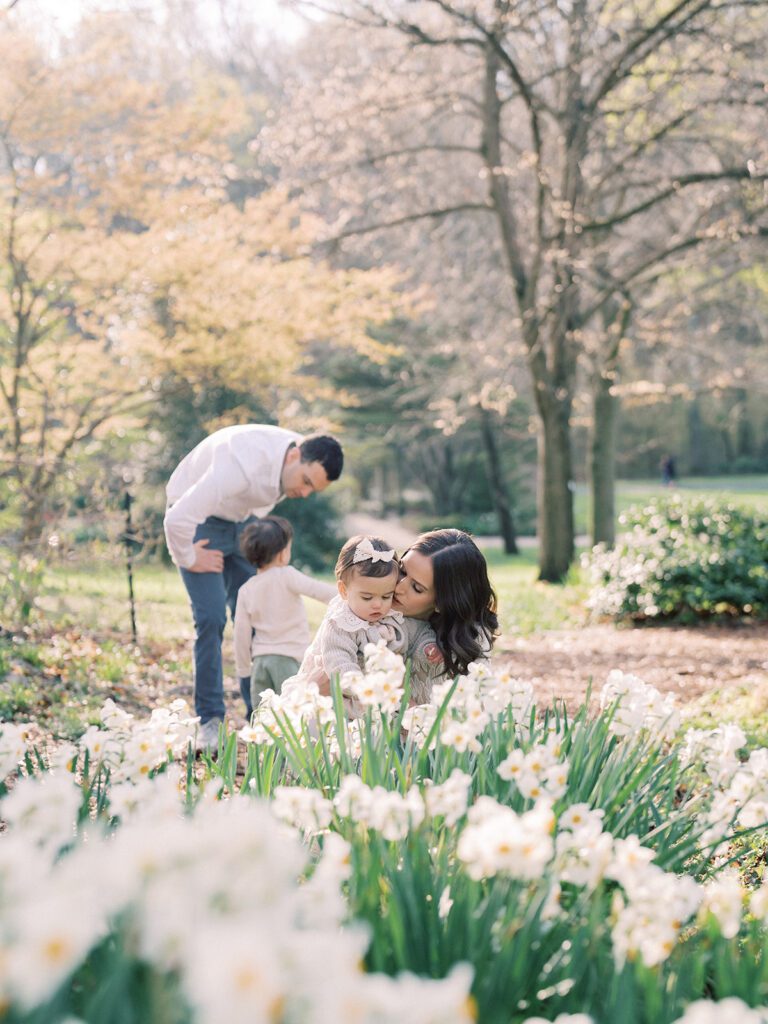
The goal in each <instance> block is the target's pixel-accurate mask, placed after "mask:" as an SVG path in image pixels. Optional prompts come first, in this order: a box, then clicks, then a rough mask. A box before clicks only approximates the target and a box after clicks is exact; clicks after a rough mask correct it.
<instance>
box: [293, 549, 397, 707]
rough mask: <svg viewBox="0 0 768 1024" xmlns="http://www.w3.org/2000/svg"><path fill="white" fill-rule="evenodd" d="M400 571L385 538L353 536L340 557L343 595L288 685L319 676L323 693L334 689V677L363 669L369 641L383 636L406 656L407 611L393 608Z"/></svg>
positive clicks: (339, 580) (330, 608) (338, 571)
mask: <svg viewBox="0 0 768 1024" xmlns="http://www.w3.org/2000/svg"><path fill="white" fill-rule="evenodd" d="M399 572H400V566H399V563H398V561H397V558H396V557H395V552H394V551H393V550H392V549H391V548H390V547H388V546H387V545H386V544H385V543H384V541H383V540H380V539H379V538H378V537H364V536H359V537H352V538H351V539H350V540H348V541H347V543H346V544H345V545H344V547H343V548H342V549H341V552H340V553H339V558H338V561H337V562H336V582H337V586H338V591H339V592H338V596H336V597H334V598H333V600H332V601H331V603H330V604H329V605H328V611H327V612H326V613H325V618H324V619H323V621H322V622H321V623H320V627H319V629H318V631H317V634H316V635H315V638H314V640H313V641H312V643H311V644H310V646H309V648H308V650H307V652H306V654H305V655H304V660H303V661H302V663H301V667H300V668H299V672H298V674H297V675H296V676H295V677H294V678H293V679H291V680H286V684H285V685H286V686H287V685H289V684H298V683H311V682H315V683H317V684H318V685H319V687H320V691H321V693H322V692H325V693H329V692H330V684H329V680H331V679H333V678H334V676H336V675H339V676H343V675H344V673H345V672H353V671H354V672H357V671H359V670H360V669H362V668H363V667H364V661H363V651H364V649H365V645H366V644H370V643H373V644H375V643H378V642H379V641H380V640H383V641H384V642H385V643H386V645H387V647H388V648H389V650H391V651H394V652H395V653H396V654H401V655H403V657H404V656H405V653H406V650H407V648H408V637H407V633H406V628H405V625H404V623H403V616H402V613H401V612H393V611H392V599H393V598H394V596H395V587H396V586H397V581H398V578H399ZM283 692H285V687H284V688H283Z"/></svg>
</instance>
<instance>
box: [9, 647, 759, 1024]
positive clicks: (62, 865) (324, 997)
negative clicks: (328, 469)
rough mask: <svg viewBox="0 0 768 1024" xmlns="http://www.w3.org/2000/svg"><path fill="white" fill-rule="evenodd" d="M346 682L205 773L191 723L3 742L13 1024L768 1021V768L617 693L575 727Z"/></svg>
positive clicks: (19, 729) (725, 738)
mask: <svg viewBox="0 0 768 1024" xmlns="http://www.w3.org/2000/svg"><path fill="white" fill-rule="evenodd" d="M342 684H343V686H344V689H345V691H347V692H350V691H351V692H353V693H354V695H355V697H356V701H355V702H354V705H355V707H358V708H360V709H361V713H360V717H358V718H355V719H353V720H349V718H348V717H347V716H346V715H345V705H344V703H343V701H342V697H341V689H340V688H339V687H337V688H336V691H335V694H334V697H333V698H324V697H322V696H320V695H318V693H317V691H316V690H314V689H313V688H312V687H308V688H305V689H300V690H293V691H292V692H290V693H287V694H284V695H281V696H277V695H275V694H267V695H265V699H264V701H263V702H262V704H261V705H260V707H259V709H258V710H257V713H256V715H255V717H254V721H253V723H252V724H251V725H250V726H248V727H247V728H245V729H243V730H241V732H240V733H239V734H231V735H226V734H222V736H221V740H220V747H219V750H218V756H217V757H216V758H214V757H212V756H204V757H203V758H202V760H195V758H194V756H193V754H192V748H191V742H192V741H193V739H194V734H195V730H196V727H197V723H196V720H194V719H192V718H190V717H188V713H187V710H186V706H185V705H184V704H183V703H182V702H176V703H174V704H172V705H170V707H168V708H164V709H158V710H156V711H155V712H153V714H152V715H151V717H150V718H149V719H145V720H141V721H138V720H135V719H134V718H132V717H131V716H130V715H128V714H127V713H126V712H125V711H123V710H122V709H120V708H119V707H118V706H117V705H115V704H114V703H112V702H111V701H110V702H107V704H106V705H105V706H104V709H103V712H102V716H101V719H102V723H101V725H100V726H94V727H92V728H90V729H89V730H88V731H87V732H86V733H85V734H84V735H83V737H82V738H81V740H80V741H79V743H78V745H77V746H75V745H65V746H59V747H57V748H56V749H49V750H46V749H43V750H41V749H39V748H29V747H28V746H27V745H26V739H25V736H26V734H25V729H24V726H23V725H20V724H18V723H15V724H11V723H4V724H2V726H0V729H1V731H0V759H1V760H2V769H3V776H4V777H6V779H7V781H6V783H5V785H4V787H3V797H2V800H1V801H0V816H1V817H2V819H3V821H4V822H5V826H6V827H5V831H4V833H3V834H2V836H1V837H0V907H1V916H0V999H1V1000H2V1004H1V1005H2V1013H3V1016H2V1017H1V1018H0V1019H2V1020H3V1021H7V1022H12V1024H15V1022H21V1021H24V1022H28V1024H54V1022H55V1024H64V1022H67V1024H74V1022H76V1021H88V1022H93V1024H109V1022H115V1024H117V1022H125V1024H129V1022H136V1024H138V1022H142V1024H149V1022H151V1024H166V1022H167V1024H176V1022H178V1024H182V1022H192V1021H194V1022H203V1024H222V1022H227V1024H239V1022H240V1021H242V1022H248V1024H254V1022H260V1021H270V1022H275V1024H281V1022H284V1024H289V1022H318V1024H321V1022H322V1024H327V1022H331V1021H333V1022H340V1024H343V1022H347V1021H349V1022H353V1021H354V1022H371V1024H373V1022H389V1021H392V1022H397V1024H403V1022H406V1021H407V1022H408V1024H453V1022H467V1021H471V1020H474V1019H477V1020H479V1021H481V1022H484V1024H485V1022H488V1024H496V1022H499V1024H500V1022H528V1024H531V1022H533V1021H537V1022H538V1021H542V1020H544V1021H557V1022H558V1024H566V1022H570V1024H587V1022H589V1021H593V1022H596V1024H613V1022H616V1024H618V1022H621V1024H671V1022H684V1024H707V1022H710V1021H711V1022H712V1024H714V1022H718V1024H758V1022H761V1021H768V1008H766V1007H768V957H767V956H766V954H767V953H768V931H767V929H768V882H763V881H762V879H761V877H760V870H761V864H762V863H763V862H764V860H761V858H763V857H764V852H765V845H766V821H768V750H766V749H762V748H758V749H752V750H749V751H748V750H746V749H745V746H744V744H745V738H744V734H743V733H742V732H741V730H740V729H739V728H738V727H737V726H729V725H722V726H719V727H718V728H716V729H714V730H710V731H706V732H705V731H700V730H698V731H697V730H688V731H687V732H685V731H683V730H682V729H681V727H680V723H679V719H678V715H677V711H676V709H675V708H674V706H673V704H672V701H671V698H669V697H662V695H661V694H659V692H658V691H656V690H655V689H654V688H653V687H650V686H647V685H646V684H644V683H643V682H642V681H641V680H640V679H638V678H637V677H635V676H632V675H628V674H625V673H622V672H620V671H615V672H612V673H611V674H610V676H609V678H608V680H607V682H606V684H605V686H604V687H603V689H602V691H601V692H600V695H599V701H596V702H595V706H592V705H590V704H588V703H585V704H584V705H582V707H581V708H580V709H579V710H578V712H577V713H576V714H575V715H574V716H572V717H569V716H568V715H567V713H566V711H565V709H558V708H556V709H555V710H554V711H549V712H546V713H542V714H537V711H536V707H535V704H534V696H535V695H534V693H533V691H532V688H531V685H530V684H529V683H526V682H523V681H520V680H518V679H515V678H514V677H512V676H510V675H508V674H506V673H504V672H502V671H500V670H496V669H495V668H494V666H493V664H490V665H489V664H487V663H482V664H477V665H476V666H473V668H472V670H471V671H470V673H469V675H468V676H466V677H464V678H461V679H459V680H458V681H457V682H455V683H453V684H450V685H446V686H444V687H441V688H439V689H438V690H436V691H435V693H434V694H433V700H432V703H431V704H429V705H424V706H421V707H415V708H414V707H409V706H408V686H407V677H406V678H404V668H403V665H402V662H401V661H400V660H399V659H398V658H397V657H396V656H393V655H391V654H390V653H389V652H387V651H386V650H385V649H382V648H371V649H370V650H369V652H368V667H367V671H366V673H365V675H362V676H360V677H356V678H352V679H346V680H343V681H342ZM761 1007H762V1009H761Z"/></svg>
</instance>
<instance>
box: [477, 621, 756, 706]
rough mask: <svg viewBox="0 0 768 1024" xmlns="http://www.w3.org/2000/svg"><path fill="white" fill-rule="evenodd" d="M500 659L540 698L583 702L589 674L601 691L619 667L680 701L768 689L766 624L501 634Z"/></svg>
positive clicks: (539, 700)
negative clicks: (715, 692)
mask: <svg viewBox="0 0 768 1024" xmlns="http://www.w3.org/2000/svg"><path fill="white" fill-rule="evenodd" d="M495 651H496V653H497V656H498V658H499V660H503V661H504V662H506V663H507V664H508V666H509V668H510V670H511V671H512V672H513V673H514V674H515V675H516V676H518V677H520V678H522V679H528V680H530V681H531V682H532V683H533V684H534V687H535V690H536V701H537V703H538V704H539V705H542V704H548V703H550V702H551V701H552V700H555V699H558V698H560V699H563V700H565V701H566V702H567V703H568V704H569V706H571V707H573V706H574V705H576V704H578V703H580V701H581V700H582V699H583V697H584V694H585V692H586V689H587V685H588V682H589V679H590V677H591V678H592V680H593V688H594V689H595V690H598V691H599V689H600V687H601V686H602V685H603V683H604V682H605V678H606V676H607V675H608V673H609V672H610V670H611V669H613V668H619V669H622V670H623V671H624V672H632V673H634V674H635V675H638V676H640V678H641V679H643V680H645V682H646V683H650V684H651V685H653V686H655V687H657V689H659V690H661V691H663V692H665V693H666V692H670V693H673V694H675V695H676V697H677V698H678V701H679V702H680V703H681V704H684V703H686V702H687V701H690V700H694V699H695V698H697V697H700V696H702V695H703V694H706V693H708V692H710V691H712V690H714V689H720V690H727V689H728V688H734V692H735V690H736V689H741V688H743V687H749V688H754V689H755V690H756V691H759V692H765V693H766V694H768V623H759V624H747V625H717V626H716V625H712V626H696V627H691V626H688V627H681V626H664V627H658V626H657V627H653V628H649V627H645V628H622V629H619V628H616V627H615V626H611V625H596V626H585V627H584V628H582V629H574V630H564V631H561V632H560V631H554V632H550V633H537V634H534V635H531V636H526V637H502V638H501V639H500V640H499V643H498V644H497V646H496V648H495Z"/></svg>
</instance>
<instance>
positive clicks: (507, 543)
mask: <svg viewBox="0 0 768 1024" xmlns="http://www.w3.org/2000/svg"><path fill="white" fill-rule="evenodd" d="M480 422H481V428H482V435H483V444H484V445H485V454H486V469H487V472H488V483H489V484H490V486H491V493H492V495H493V503H494V505H495V506H496V515H497V516H498V518H499V532H500V533H501V538H502V540H503V541H504V552H505V554H507V555H517V554H519V550H518V547H517V536H516V534H515V522H514V519H513V516H512V503H511V501H510V498H509V488H508V487H507V481H506V480H505V478H504V469H503V467H502V465H501V456H500V453H499V445H498V441H497V440H496V434H495V433H494V430H493V422H492V420H491V414H490V413H489V412H488V410H487V409H483V410H482V414H481V421H480Z"/></svg>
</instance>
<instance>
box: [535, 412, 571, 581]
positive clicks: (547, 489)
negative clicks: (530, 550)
mask: <svg viewBox="0 0 768 1024" xmlns="http://www.w3.org/2000/svg"><path fill="white" fill-rule="evenodd" d="M538 398H539V409H540V412H541V429H540V433H539V472H538V484H537V491H538V494H537V497H538V500H537V505H538V526H539V528H538V534H539V579H540V580H544V581H545V582H547V583H560V582H562V580H563V579H564V578H565V576H566V574H567V572H568V569H569V567H570V564H571V562H572V561H573V552H574V543H573V542H574V530H573V492H572V490H571V477H572V474H571V437H570V425H569V418H570V405H569V403H568V402H564V401H558V399H557V398H556V397H555V396H542V395H539V396H538Z"/></svg>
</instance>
